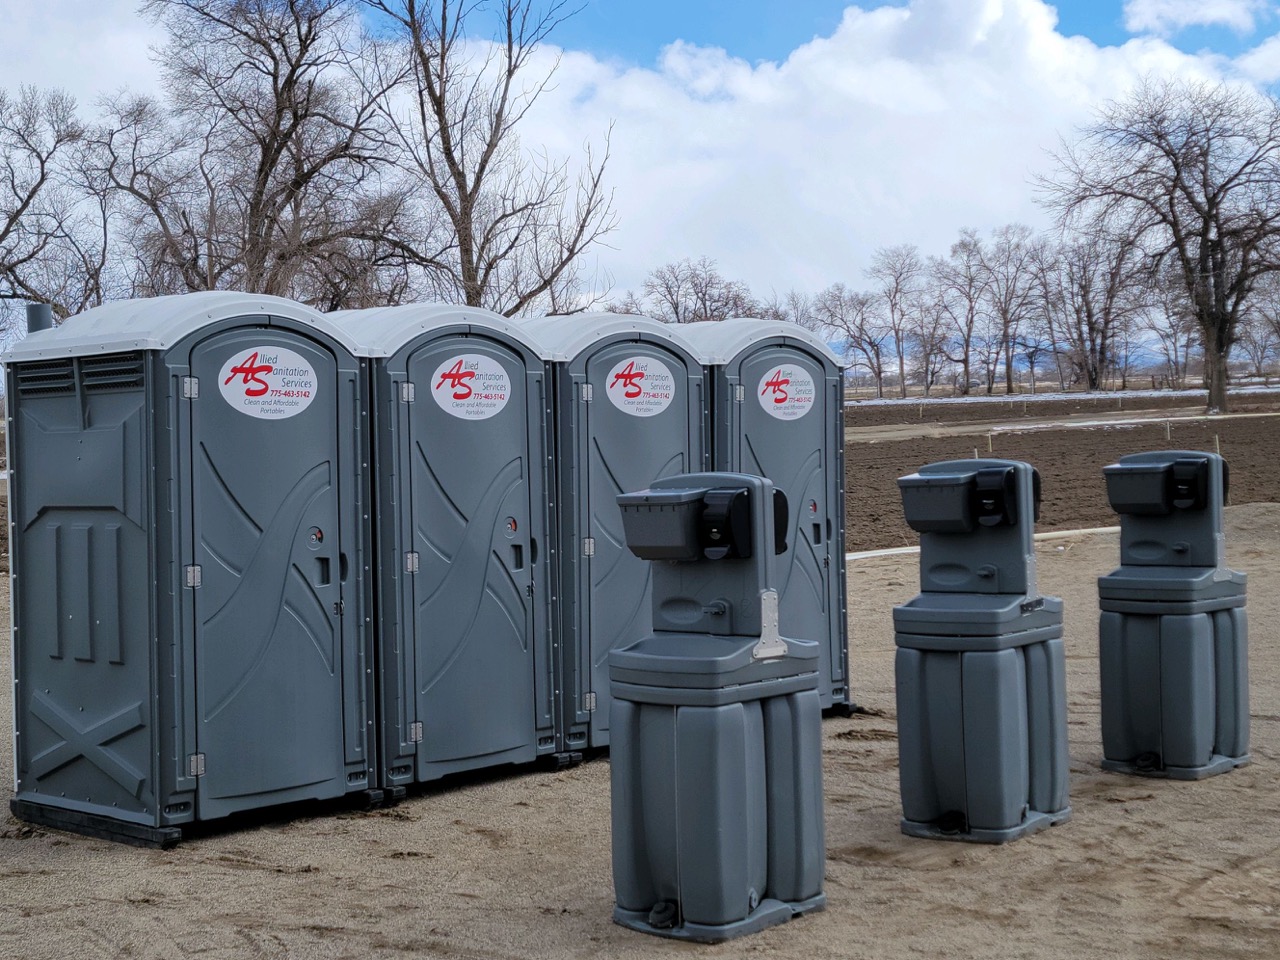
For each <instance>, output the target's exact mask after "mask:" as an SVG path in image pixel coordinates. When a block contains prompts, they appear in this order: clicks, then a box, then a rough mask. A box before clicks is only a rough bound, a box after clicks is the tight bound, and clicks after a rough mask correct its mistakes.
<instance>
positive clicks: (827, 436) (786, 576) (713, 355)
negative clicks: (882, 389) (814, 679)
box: [680, 318, 852, 711]
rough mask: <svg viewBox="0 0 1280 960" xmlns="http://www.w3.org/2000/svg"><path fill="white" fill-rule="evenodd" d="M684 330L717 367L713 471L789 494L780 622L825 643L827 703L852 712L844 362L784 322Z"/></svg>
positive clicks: (786, 629) (713, 375) (711, 380)
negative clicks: (764, 481)
mask: <svg viewBox="0 0 1280 960" xmlns="http://www.w3.org/2000/svg"><path fill="white" fill-rule="evenodd" d="M680 333H681V335H682V336H683V337H684V338H685V339H686V340H688V341H689V343H690V344H692V345H693V348H694V350H695V351H696V352H697V353H698V354H699V356H700V358H701V360H702V362H703V363H704V364H705V365H706V366H707V368H708V370H707V373H708V377H707V380H708V384H709V393H710V396H711V408H712V411H713V413H712V417H711V449H712V451H713V453H712V464H711V468H712V469H714V470H728V471H736V472H741V473H749V474H756V475H759V476H762V477H767V478H768V479H769V480H772V481H773V484H774V486H775V488H776V489H778V490H781V491H782V492H783V493H785V494H786V496H787V501H788V503H789V505H790V525H791V531H790V533H789V534H788V536H787V541H788V544H789V546H790V549H789V550H788V551H787V553H786V554H784V555H783V556H782V557H781V558H779V562H778V594H779V611H778V615H779V617H780V618H781V627H780V629H781V630H782V633H783V634H784V635H785V636H788V637H798V638H801V639H805V640H815V641H817V643H818V647H819V650H820V654H819V658H818V664H819V677H820V679H819V682H818V695H819V697H820V698H821V700H822V706H823V708H824V709H828V708H832V707H835V708H837V709H843V710H845V711H847V710H848V709H849V707H850V706H851V705H852V701H851V699H850V695H849V679H848V664H849V623H848V601H847V599H846V590H845V585H846V580H845V576H846V574H845V552H844V496H845V493H844V370H843V368H844V364H843V363H842V362H841V361H840V358H839V357H837V356H836V355H835V353H833V352H832V350H831V348H830V347H828V346H827V345H826V344H825V343H823V342H822V340H821V339H820V338H819V337H817V336H815V335H814V334H813V333H810V332H809V331H808V330H805V329H804V328H803V327H800V326H798V325H796V324H794V323H787V322H784V321H778V320H755V319H749V318H739V319H733V320H724V321H719V322H713V321H708V322H703V323H691V324H687V325H685V326H682V327H681V328H680Z"/></svg>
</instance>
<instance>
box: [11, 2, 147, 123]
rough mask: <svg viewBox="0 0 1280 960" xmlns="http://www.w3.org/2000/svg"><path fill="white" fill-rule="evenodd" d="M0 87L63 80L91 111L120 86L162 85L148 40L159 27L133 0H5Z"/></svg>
mask: <svg viewBox="0 0 1280 960" xmlns="http://www.w3.org/2000/svg"><path fill="white" fill-rule="evenodd" d="M0 37H4V56H3V57H0V88H2V89H6V90H13V89H15V88H16V87H17V86H18V85H19V84H24V83H29V84H35V85H36V86H39V87H61V88H62V89H63V90H66V91H67V92H68V93H71V94H72V95H73V96H75V98H76V99H77V100H78V101H79V102H80V104H81V106H82V107H84V108H85V109H86V112H88V110H89V108H91V107H92V105H93V103H94V101H96V100H97V98H98V97H99V96H100V95H102V94H105V93H114V92H116V91H118V90H120V89H121V88H122V87H128V88H130V89H132V90H135V91H139V92H148V93H150V92H155V91H156V90H157V89H158V88H159V71H158V70H157V69H156V67H155V65H154V64H153V63H152V62H151V59H150V51H149V50H148V47H149V46H150V45H152V44H154V43H156V42H157V41H158V40H159V39H160V37H161V34H160V32H159V31H158V30H156V29H155V28H154V27H153V26H152V24H151V23H150V21H148V20H144V19H142V18H141V17H139V16H138V0H93V2H92V3H86V2H85V0H41V2H39V3H23V2H20V0H9V2H6V3H4V4H3V5H2V6H0Z"/></svg>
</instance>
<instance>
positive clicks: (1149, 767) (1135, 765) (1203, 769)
mask: <svg viewBox="0 0 1280 960" xmlns="http://www.w3.org/2000/svg"><path fill="white" fill-rule="evenodd" d="M1252 760H1253V757H1252V756H1250V755H1249V754H1247V753H1246V754H1245V755H1244V756H1242V757H1224V756H1222V755H1221V754H1218V753H1215V754H1214V755H1213V757H1212V758H1211V759H1210V760H1209V762H1208V763H1206V764H1204V765H1203V766H1200V767H1165V766H1161V765H1160V764H1159V763H1156V764H1150V763H1147V762H1145V761H1144V762H1142V763H1139V762H1138V761H1136V760H1134V761H1130V760H1105V759H1104V760H1103V761H1102V769H1103V770H1110V771H1111V772H1112V773H1128V774H1132V775H1133V776H1135V777H1154V778H1157V779H1164V780H1203V779H1205V778H1206V777H1216V776H1217V775H1218V774H1220V773H1230V772H1231V771H1232V770H1234V769H1235V768H1236V767H1243V766H1246V765H1247V764H1249V763H1251V762H1252Z"/></svg>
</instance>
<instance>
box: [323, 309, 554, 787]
mask: <svg viewBox="0 0 1280 960" xmlns="http://www.w3.org/2000/svg"><path fill="white" fill-rule="evenodd" d="M328 316H329V317H330V318H331V319H332V320H333V322H335V323H336V324H338V326H339V327H341V328H342V329H343V330H344V331H346V332H347V333H348V335H349V336H350V337H351V339H352V340H354V341H356V342H358V343H359V344H360V346H361V348H362V349H363V350H364V351H366V352H367V353H368V355H369V356H370V358H371V360H370V362H371V364H372V368H371V376H370V379H371V384H372V400H371V404H370V407H371V409H372V410H373V411H374V421H375V422H374V432H373V436H374V463H375V464H376V468H377V469H376V471H375V473H376V481H375V487H376V490H377V500H376V504H375V514H376V520H375V528H376V530H377V541H378V564H379V574H378V577H377V583H378V596H379V603H378V631H377V632H378V640H377V654H378V656H377V660H378V674H379V691H380V695H379V704H378V725H379V744H380V750H379V769H380V774H379V783H380V785H381V786H383V787H386V788H388V789H391V790H392V791H397V792H398V791H399V790H402V789H403V788H404V787H405V786H406V785H407V784H410V783H414V782H423V781H427V780H434V779H436V778H438V777H441V776H444V775H446V774H450V773H455V772H458V771H462V770H469V769H476V768H480V767H488V766H495V765H498V764H506V763H526V762H529V761H531V760H534V759H536V758H537V757H538V756H539V755H542V754H549V753H555V752H556V746H557V741H556V733H555V713H554V710H553V703H554V696H555V685H554V677H553V664H552V631H551V621H550V597H551V583H550V580H551V578H550V576H549V572H550V570H551V556H550V549H549V548H550V543H549V539H550V538H549V536H548V528H549V524H550V520H549V517H550V516H551V515H552V513H553V511H554V509H555V504H554V503H553V502H552V500H551V496H550V495H551V493H552V488H551V486H550V483H549V479H548V478H549V476H550V468H551V464H550V460H549V457H550V453H551V440H550V434H549V432H548V430H549V425H550V424H549V420H550V404H551V398H550V395H549V391H548V382H547V381H548V376H547V366H546V363H545V360H544V357H543V352H542V350H541V348H540V347H539V346H538V345H537V344H536V343H535V342H534V340H533V339H532V338H531V336H530V334H529V332H528V330H527V329H526V328H525V327H523V326H521V325H518V324H514V323H512V322H510V321H508V320H507V319H505V318H504V317H501V316H499V315H498V314H496V313H491V312H489V311H487V310H480V309H475V308H471V307H462V306H446V305H407V306H399V307H387V308H382V309H372V310H353V311H339V312H336V313H331V314H329V315H328Z"/></svg>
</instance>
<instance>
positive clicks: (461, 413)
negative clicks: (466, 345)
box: [431, 353, 511, 420]
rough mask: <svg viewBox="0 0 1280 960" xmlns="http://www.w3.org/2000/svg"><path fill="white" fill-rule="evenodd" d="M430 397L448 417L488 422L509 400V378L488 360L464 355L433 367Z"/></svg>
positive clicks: (491, 359) (473, 355)
mask: <svg viewBox="0 0 1280 960" xmlns="http://www.w3.org/2000/svg"><path fill="white" fill-rule="evenodd" d="M431 396H433V397H435V401H436V403H438V404H439V405H440V409H441V410H443V411H444V412H445V413H447V414H449V415H450V416H452V417H457V418H459V419H460V420H488V419H489V418H490V417H492V416H493V415H494V414H496V413H497V412H498V411H500V410H501V409H502V408H503V407H505V406H506V405H507V401H508V400H509V399H511V379H510V378H509V377H508V376H507V370H506V368H505V367H504V366H503V365H502V364H500V363H499V362H498V361H497V360H494V359H493V358H492V357H485V356H481V355H480V354H478V353H464V354H460V355H459V356H456V357H451V358H450V359H448V360H446V361H445V362H444V363H442V364H440V366H439V367H437V368H436V372H435V376H433V377H432V378H431Z"/></svg>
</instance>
